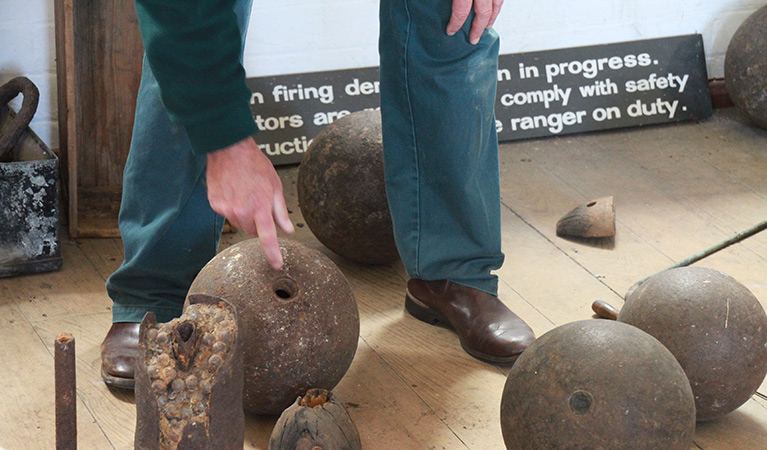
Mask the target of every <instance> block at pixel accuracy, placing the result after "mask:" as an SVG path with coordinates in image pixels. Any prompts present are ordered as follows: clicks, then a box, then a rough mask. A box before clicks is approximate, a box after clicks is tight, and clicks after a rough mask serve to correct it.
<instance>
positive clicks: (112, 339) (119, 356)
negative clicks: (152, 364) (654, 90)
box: [101, 322, 141, 389]
mask: <svg viewBox="0 0 767 450" xmlns="http://www.w3.org/2000/svg"><path fill="white" fill-rule="evenodd" d="M140 325H141V324H139V323H134V322H117V323H113V324H112V328H110V329H109V332H108V333H107V336H106V337H105V338H104V342H102V343H101V378H102V379H103V380H104V383H106V384H107V385H108V386H114V387H118V388H122V389H133V386H134V384H135V382H134V378H133V370H134V367H135V365H136V355H138V331H139V327H140Z"/></svg>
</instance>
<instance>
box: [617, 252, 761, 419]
mask: <svg viewBox="0 0 767 450" xmlns="http://www.w3.org/2000/svg"><path fill="white" fill-rule="evenodd" d="M618 321H620V322H624V323H628V324H630V325H634V326H635V327H638V328H641V329H642V330H644V331H646V332H647V333H649V334H651V335H653V336H654V337H655V338H656V339H658V340H659V341H661V342H662V343H663V345H665V346H666V348H668V349H669V350H670V351H671V353H673V354H674V356H675V357H676V359H677V360H678V361H679V364H681V365H682V368H683V369H684V371H685V373H686V374H687V378H689V380H690V385H691V386H692V392H693V394H694V395H695V407H696V411H697V416H698V420H708V419H714V418H717V417H720V416H723V415H725V414H727V413H729V412H732V411H734V410H735V409H736V408H738V407H739V406H740V405H742V404H743V403H745V402H746V401H747V400H748V399H749V398H750V397H751V396H752V395H753V394H754V392H756V390H757V389H758V388H759V386H760V385H761V383H762V380H764V377H765V374H767V314H765V312H764V308H762V305H761V304H759V301H758V300H757V299H756V297H754V294H752V293H751V291H749V290H748V288H746V287H745V286H743V285H742V284H741V283H739V282H738V281H737V280H735V279H734V278H732V277H730V276H729V275H725V274H723V273H722V272H719V271H716V270H713V269H708V268H704V267H680V268H677V269H671V270H667V271H665V272H661V273H659V274H657V275H654V276H653V277H652V278H650V279H648V280H647V281H645V282H644V283H642V284H641V285H639V287H637V288H636V289H635V290H634V292H633V293H632V294H631V295H630V296H629V297H628V299H627V300H626V304H625V305H624V306H623V308H622V309H621V312H620V313H619V314H618Z"/></svg>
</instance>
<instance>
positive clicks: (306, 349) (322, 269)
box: [190, 239, 360, 415]
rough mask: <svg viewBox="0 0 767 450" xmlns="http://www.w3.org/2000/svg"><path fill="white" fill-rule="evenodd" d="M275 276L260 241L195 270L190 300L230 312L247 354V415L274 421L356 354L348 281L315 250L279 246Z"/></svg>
mask: <svg viewBox="0 0 767 450" xmlns="http://www.w3.org/2000/svg"><path fill="white" fill-rule="evenodd" d="M280 250H281V252H282V257H283V260H284V266H283V268H282V270H274V269H273V268H272V267H271V266H270V265H269V263H268V262H267V261H266V258H265V257H264V251H263V249H262V247H261V243H260V241H259V240H258V239H250V240H246V241H243V242H240V243H239V244H236V245H233V246H232V247H229V248H228V249H226V250H224V251H222V252H221V253H219V254H218V255H217V256H216V257H215V258H213V259H212V260H211V261H210V262H209V263H208V264H207V265H206V266H205V267H204V268H203V269H202V271H200V273H199V275H197V278H196V279H195V280H194V283H192V287H191V288H190V293H192V294H209V295H214V296H217V297H221V298H223V299H225V300H226V301H228V302H230V303H231V304H233V305H234V306H235V308H236V309H237V312H238V314H239V319H240V324H241V337H242V345H243V348H244V349H245V387H244V392H243V396H244V399H243V403H244V407H245V410H246V411H248V412H251V413H253V414H262V415H277V414H280V413H282V411H283V410H285V408H287V407H288V406H290V404H291V403H293V401H294V400H295V399H296V397H298V396H299V395H302V394H303V393H305V392H306V391H307V390H308V389H310V388H313V387H317V388H323V389H328V390H331V389H333V388H334V387H335V386H336V384H338V382H339V381H341V378H343V376H344V375H345V374H346V371H347V370H348V369H349V366H350V365H351V363H352V359H353V358H354V354H355V352H356V351H357V340H358V337H359V330H360V319H359V315H358V312H357V303H356V301H355V299H354V294H353V293H352V290H351V288H350V287H349V284H348V283H347V281H346V278H345V277H344V275H343V274H342V273H341V271H340V270H339V269H338V267H336V265H335V264H333V262H332V261H331V260H330V259H329V258H328V257H327V256H325V255H323V254H322V253H320V252H318V251H317V250H314V249H310V248H308V247H306V246H304V245H303V244H301V243H299V242H296V241H293V240H289V239H281V240H280Z"/></svg>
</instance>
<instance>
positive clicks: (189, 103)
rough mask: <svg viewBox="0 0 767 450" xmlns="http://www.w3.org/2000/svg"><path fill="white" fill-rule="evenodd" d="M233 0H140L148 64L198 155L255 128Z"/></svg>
mask: <svg viewBox="0 0 767 450" xmlns="http://www.w3.org/2000/svg"><path fill="white" fill-rule="evenodd" d="M233 5H234V0H136V12H137V14H138V19H139V28H140V29H141V37H142V39H143V41H144V51H145V52H146V57H147V60H148V62H149V66H150V68H151V69H152V72H153V73H154V76H155V78H156V79H157V82H158V84H159V86H160V93H161V96H162V100H163V103H164V104H165V107H166V108H167V110H168V112H169V114H170V118H171V120H172V121H173V122H174V123H176V124H178V125H181V126H183V127H184V128H185V129H186V131H187V134H188V135H189V140H190V142H191V144H192V151H193V152H194V153H195V154H204V153H206V152H210V151H214V150H218V149H221V148H224V147H227V146H229V145H231V144H234V143H236V142H238V141H240V140H242V139H244V138H246V137H248V136H250V135H252V134H254V133H255V132H256V131H257V127H256V124H255V121H254V120H253V114H252V112H251V109H250V96H251V91H250V89H249V88H248V86H247V85H246V83H245V70H244V69H243V67H242V64H241V62H240V52H241V48H242V38H241V36H240V31H239V28H238V26H237V18H236V16H235V14H234V11H233V9H232V8H233Z"/></svg>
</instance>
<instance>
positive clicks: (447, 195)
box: [379, 0, 504, 295]
mask: <svg viewBox="0 0 767 450" xmlns="http://www.w3.org/2000/svg"><path fill="white" fill-rule="evenodd" d="M451 10H452V4H451V1H449V0H381V38H380V43H379V52H380V54H381V113H382V118H383V144H384V168H385V172H386V189H387V194H388V199H389V207H390V209H391V214H392V218H393V220H394V237H395V240H396V242H397V248H398V250H399V252H400V256H401V257H402V259H403V261H404V263H405V267H406V269H407V272H408V275H410V276H411V277H415V278H422V279H426V280H445V279H446V280H450V281H453V282H456V283H459V284H463V285H466V286H470V287H473V288H477V289H480V290H483V291H486V292H489V293H491V294H493V295H495V294H496V293H497V289H498V279H497V277H496V276H495V275H493V274H492V273H491V271H492V270H495V269H497V268H499V267H500V266H501V264H503V259H504V255H503V253H502V252H501V221H500V212H501V211H500V208H501V200H500V186H499V174H498V170H499V168H498V138H497V135H496V130H495V110H494V107H495V92H496V86H497V71H498V47H499V42H498V35H497V33H496V32H495V31H493V30H486V31H485V32H484V34H483V36H482V39H480V41H479V43H478V44H477V45H471V44H470V43H469V42H468V35H469V29H470V28H471V21H472V19H473V15H472V16H470V17H469V19H468V20H467V21H466V23H465V24H464V27H463V29H462V30H461V31H459V32H458V33H456V35H454V36H452V37H451V36H447V35H446V34H445V28H447V22H448V19H449V18H450V13H451Z"/></svg>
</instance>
